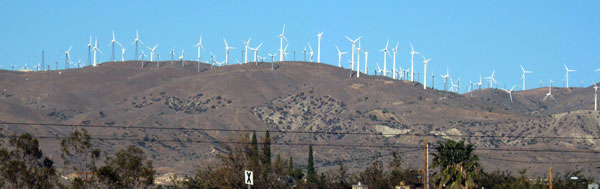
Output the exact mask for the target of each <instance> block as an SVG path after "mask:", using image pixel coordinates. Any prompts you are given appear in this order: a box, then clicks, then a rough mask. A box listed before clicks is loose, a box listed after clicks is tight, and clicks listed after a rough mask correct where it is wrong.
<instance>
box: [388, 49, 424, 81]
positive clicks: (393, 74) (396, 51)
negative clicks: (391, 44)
mask: <svg viewBox="0 0 600 189" xmlns="http://www.w3.org/2000/svg"><path fill="white" fill-rule="evenodd" d="M392 51H394V58H393V61H394V65H393V66H392V78H393V79H396V54H397V53H398V43H397V42H396V47H395V48H393V49H392ZM423 58H425V57H423Z"/></svg>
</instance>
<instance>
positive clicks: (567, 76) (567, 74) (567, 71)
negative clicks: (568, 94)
mask: <svg viewBox="0 0 600 189" xmlns="http://www.w3.org/2000/svg"><path fill="white" fill-rule="evenodd" d="M563 66H565V71H566V74H565V77H566V79H567V88H569V72H574V71H575V70H569V68H567V65H566V64H563Z"/></svg>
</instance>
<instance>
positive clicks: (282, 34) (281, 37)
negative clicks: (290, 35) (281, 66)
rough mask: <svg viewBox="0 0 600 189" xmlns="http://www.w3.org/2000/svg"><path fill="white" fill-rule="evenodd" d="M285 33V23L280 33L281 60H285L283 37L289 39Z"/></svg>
mask: <svg viewBox="0 0 600 189" xmlns="http://www.w3.org/2000/svg"><path fill="white" fill-rule="evenodd" d="M284 33H285V24H284V25H283V29H282V30H281V34H279V61H280V62H283V53H284V52H283V39H285V40H286V41H287V38H286V37H285V35H284Z"/></svg>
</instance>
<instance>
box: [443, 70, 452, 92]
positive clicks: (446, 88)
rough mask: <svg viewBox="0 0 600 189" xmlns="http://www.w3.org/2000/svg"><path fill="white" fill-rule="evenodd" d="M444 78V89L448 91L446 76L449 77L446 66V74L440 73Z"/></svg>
mask: <svg viewBox="0 0 600 189" xmlns="http://www.w3.org/2000/svg"><path fill="white" fill-rule="evenodd" d="M441 77H442V78H443V79H444V91H448V77H450V70H449V69H448V67H446V75H441Z"/></svg>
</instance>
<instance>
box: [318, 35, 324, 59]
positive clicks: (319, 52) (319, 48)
mask: <svg viewBox="0 0 600 189" xmlns="http://www.w3.org/2000/svg"><path fill="white" fill-rule="evenodd" d="M321 37H323V32H320V33H318V34H317V38H318V39H317V62H321Z"/></svg>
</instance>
